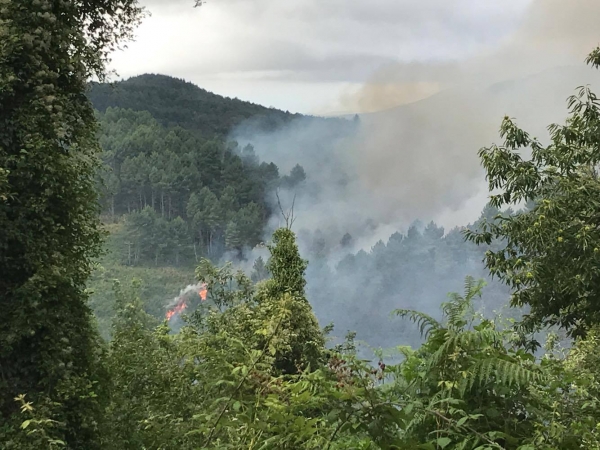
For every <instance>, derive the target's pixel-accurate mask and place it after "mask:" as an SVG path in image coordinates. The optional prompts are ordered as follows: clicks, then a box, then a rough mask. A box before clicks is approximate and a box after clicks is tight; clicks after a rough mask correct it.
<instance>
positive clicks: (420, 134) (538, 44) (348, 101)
mask: <svg viewBox="0 0 600 450" xmlns="http://www.w3.org/2000/svg"><path fill="white" fill-rule="evenodd" d="M598 23H600V2H597V1H596V0H573V1H569V2H566V1H564V0H537V1H534V2H533V3H532V4H531V6H530V8H529V10H528V12H527V14H526V15H525V17H524V18H523V19H522V22H521V24H520V26H519V28H518V29H517V31H516V32H514V33H513V34H512V35H511V36H509V37H507V38H506V39H505V40H504V41H503V42H502V43H501V44H500V45H498V46H496V47H494V48H488V49H486V50H485V51H483V52H481V53H480V54H478V55H476V56H475V57H472V58H469V59H464V60H460V61H451V62H443V63H436V62H431V63H395V64H391V65H387V66H385V67H382V68H381V69H380V70H378V71H377V72H376V73H374V74H373V76H372V77H371V79H370V81H369V82H367V83H366V84H365V85H364V86H362V87H361V88H360V89H358V90H355V91H353V92H346V93H345V94H344V95H343V96H342V98H340V100H339V103H340V104H339V105H338V107H337V108H332V109H337V110H345V111H350V112H352V113H354V112H357V113H360V120H359V121H358V122H357V121H353V120H352V118H351V116H350V117H349V118H344V119H309V118H303V119H298V120H295V121H294V122H292V123H290V124H287V125H286V126H284V127H282V128H280V129H279V130H277V131H275V132H272V133H262V132H259V131H256V130H254V129H253V128H252V127H251V126H248V125H246V126H242V127H240V128H238V129H237V130H235V131H234V132H233V133H232V135H231V136H230V137H231V139H234V140H236V141H238V142H239V143H240V144H241V145H245V144H247V143H251V144H252V145H253V146H254V147H255V150H256V152H257V154H258V156H259V157H260V158H261V159H263V160H267V161H273V162H275V163H276V164H277V165H278V166H279V168H280V170H281V172H282V174H284V173H287V172H288V171H290V170H291V168H292V167H293V166H294V165H295V164H300V165H302V166H303V168H304V169H305V170H306V173H307V179H306V181H305V182H303V183H301V184H300V185H298V186H296V187H295V188H294V189H291V190H284V191H282V192H281V193H280V199H281V201H282V204H283V205H282V206H283V207H284V208H289V207H290V206H291V204H292V199H293V198H294V197H295V204H294V212H295V217H296V218H297V220H296V222H295V223H294V230H295V231H297V233H298V237H299V245H300V249H301V252H302V253H303V254H304V255H312V257H313V260H316V261H317V263H316V265H315V264H313V268H310V267H309V273H308V288H309V289H308V290H309V300H311V302H312V303H313V305H315V310H316V311H317V313H318V315H319V318H320V319H321V321H322V322H328V321H329V320H331V319H334V321H336V322H338V323H339V322H343V324H344V326H347V327H350V326H355V327H358V328H361V327H362V328H363V329H362V330H357V331H359V332H362V333H363V335H369V336H370V339H371V340H372V342H376V343H377V342H383V341H384V340H385V339H383V340H382V339H379V338H381V336H379V338H378V337H377V332H376V330H377V329H378V327H377V325H373V324H371V325H370V326H371V328H373V327H374V328H375V331H373V330H371V331H370V332H367V331H366V330H365V329H364V327H365V326H366V325H365V326H363V325H361V324H364V323H366V322H368V321H367V320H366V318H365V317H366V316H365V310H364V308H362V307H361V306H360V305H357V304H356V302H360V301H373V298H371V300H366V299H365V300H357V297H356V296H355V295H352V292H349V291H348V288H347V286H352V285H353V282H354V281H353V280H363V281H361V282H362V283H364V282H365V281H364V280H374V279H377V277H378V276H379V273H380V272H381V270H380V269H379V268H378V267H377V264H371V263H368V264H367V263H366V262H368V260H369V257H371V259H372V260H375V259H376V258H375V257H374V256H373V254H374V252H376V250H375V248H374V249H373V250H371V248H372V247H373V246H375V244H376V243H377V242H378V241H380V240H381V241H383V242H381V245H384V242H387V240H388V238H389V237H390V235H392V234H393V233H394V232H395V231H398V230H400V231H401V232H402V233H406V232H407V230H408V229H409V226H410V225H411V224H412V223H413V222H414V221H415V220H416V219H421V220H423V221H425V222H428V221H430V220H434V221H436V223H437V224H438V225H443V226H445V227H446V231H447V230H448V229H449V228H451V227H455V226H461V225H466V224H467V223H470V222H473V221H474V220H476V219H477V217H478V216H479V214H480V213H481V210H482V208H483V206H484V205H485V203H486V201H487V187H486V185H485V179H484V173H483V171H482V169H481V166H480V162H479V159H478V157H477V151H478V150H479V148H480V147H482V146H487V145H490V144H492V143H493V142H497V143H498V140H499V139H498V129H499V126H500V123H501V120H502V118H503V117H504V116H505V115H509V116H511V117H516V118H517V123H518V124H519V125H521V126H522V127H523V128H525V129H526V130H527V131H529V132H531V133H532V134H533V135H534V136H537V137H539V138H540V139H541V140H542V142H544V140H545V139H544V138H546V137H547V132H546V127H547V125H549V124H550V123H554V122H562V121H563V120H564V119H565V118H566V115H567V111H566V99H567V97H568V96H570V95H572V94H573V93H574V90H575V88H576V87H577V86H580V85H583V84H592V87H594V85H596V86H598V81H599V75H598V73H597V71H594V70H592V69H590V68H588V67H586V66H585V65H584V63H583V61H584V59H585V57H586V56H587V54H588V53H589V52H590V51H591V50H592V49H593V48H594V47H595V46H597V45H598V42H599V40H600V34H599V33H598V30H597V24H598ZM271 200H272V203H273V210H274V211H278V207H277V205H276V201H275V199H274V198H273V199H271ZM281 224H282V219H281V215H280V214H278V213H277V214H275V215H274V216H273V217H272V218H271V221H270V224H269V230H267V232H266V234H268V232H269V231H270V230H272V229H273V228H275V227H277V226H280V225H281ZM346 233H348V234H349V235H350V237H351V239H350V240H348V242H346V243H345V244H344V245H342V240H343V237H344V235H345V234H346ZM377 245H379V244H377ZM384 247H385V245H384ZM360 250H366V251H367V252H371V253H370V255H369V254H368V253H365V252H362V253H363V254H362V256H360V258H363V257H364V258H365V259H364V260H365V261H366V262H365V264H363V265H361V264H357V265H355V266H352V267H355V268H354V269H353V270H355V271H356V272H353V271H352V270H350V269H349V268H348V267H350V266H347V267H346V269H345V271H344V272H343V274H342V273H341V272H340V269H339V264H338V263H339V262H340V261H341V260H343V259H344V258H345V257H346V256H347V255H348V254H353V253H356V252H359V251H360ZM364 255H366V257H365V256H364ZM355 257H356V258H358V259H360V258H359V256H358V255H356V256H355ZM386 261H387V262H386V264H391V265H397V266H398V270H400V268H399V267H400V266H402V267H403V269H402V270H406V271H407V273H413V272H412V271H413V270H414V267H413V266H411V265H410V264H411V262H410V261H395V260H394V259H393V258H392V259H388V260H386ZM371 262H372V261H371ZM315 267H316V269H314V268H315ZM411 267H412V268H411ZM469 272H471V273H474V272H477V273H481V274H483V273H484V272H483V271H482V268H481V264H479V262H477V263H476V264H475V263H472V261H471V263H469V265H466V266H464V267H461V268H459V269H457V270H456V271H453V272H452V273H451V275H452V276H451V277H450V275H448V276H447V277H445V278H444V284H443V285H442V283H431V286H430V288H428V289H425V290H423V289H421V290H419V289H416V288H414V289H413V288H410V289H412V291H411V295H407V292H409V291H410V289H409V288H408V287H407V286H409V284H407V283H409V282H408V281H405V282H404V283H405V284H402V283H401V282H399V285H398V286H396V288H395V289H394V291H393V292H391V291H390V290H389V285H390V284H389V283H388V284H385V286H387V287H386V288H385V289H387V290H385V291H384V292H366V293H365V294H364V295H365V296H366V297H369V296H371V297H373V296H375V297H376V298H377V299H378V300H379V303H378V306H377V309H378V311H379V310H381V311H384V312H385V314H387V312H389V310H391V309H392V308H393V307H402V306H404V305H407V304H410V305H415V306H417V307H419V309H422V308H425V310H426V312H428V313H432V312H435V311H437V309H438V306H439V303H440V301H443V300H444V299H445V294H446V292H448V291H450V290H459V291H460V287H461V285H462V281H463V280H462V279H463V277H464V275H466V274H468V273H469ZM447 273H448V274H450V272H448V271H447ZM451 278H453V279H456V282H455V283H454V284H453V285H452V286H450V285H448V283H447V282H446V281H447V280H449V279H451ZM421 279H423V278H421ZM407 280H408V279H407ZM423 280H424V279H423ZM369 283H370V281H369ZM451 284H452V283H451ZM411 286H412V285H411ZM332 287H334V288H335V289H333V288H332ZM350 290H351V289H350ZM498 292H499V291H498ZM502 292H503V293H504V294H506V293H507V292H504V291H502ZM409 297H410V299H409ZM361 298H362V297H361ZM497 301H500V300H497ZM348 302H351V303H348ZM340 308H342V309H340ZM340 311H344V314H340ZM376 316H377V320H380V319H381V316H380V314H377V315H376ZM379 328H380V327H379ZM355 329H356V328H355ZM359 336H360V333H359Z"/></svg>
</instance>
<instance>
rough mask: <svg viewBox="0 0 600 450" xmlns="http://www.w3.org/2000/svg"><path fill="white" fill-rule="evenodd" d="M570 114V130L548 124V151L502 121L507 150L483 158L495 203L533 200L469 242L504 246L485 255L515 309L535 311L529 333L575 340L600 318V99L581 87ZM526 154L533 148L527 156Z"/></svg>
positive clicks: (493, 150)
mask: <svg viewBox="0 0 600 450" xmlns="http://www.w3.org/2000/svg"><path fill="white" fill-rule="evenodd" d="M597 53H598V51H596V52H594V53H593V54H591V55H590V57H589V62H590V63H592V64H593V63H594V61H595V60H596V59H597ZM569 109H570V116H569V118H568V120H567V122H566V124H565V125H563V126H559V125H551V126H550V127H549V131H550V137H551V143H550V144H549V145H548V146H543V145H542V144H541V143H540V142H539V141H537V140H536V139H534V138H532V137H530V136H529V134H527V133H526V132H525V131H523V130H521V129H520V128H518V127H517V125H516V124H515V123H514V121H513V120H511V119H509V118H505V119H504V121H503V123H502V127H501V136H502V138H503V139H504V144H503V146H492V147H489V148H484V149H482V150H481V151H480V153H479V154H480V156H481V158H482V161H483V166H484V168H485V170H486V171H487V178H488V181H489V188H490V190H492V191H497V192H498V193H497V194H494V195H492V196H491V204H492V205H493V206H495V207H497V208H501V207H502V206H508V205H512V204H515V203H518V202H535V203H534V204H533V205H532V208H531V209H530V210H529V211H527V212H523V213H521V214H517V215H514V216H512V217H506V218H503V219H502V220H500V221H499V222H496V223H489V222H486V223H484V224H483V225H482V227H481V231H480V232H467V237H468V238H469V239H470V240H472V241H474V242H476V243H488V244H489V243H490V242H491V241H492V240H493V239H497V240H502V242H503V245H502V248H500V249H498V250H494V251H489V252H488V253H487V254H486V265H487V267H488V268H489V270H490V272H491V274H492V275H494V276H497V277H498V278H499V279H501V280H502V281H504V282H505V283H506V284H508V285H509V286H510V287H511V289H512V290H513V294H512V300H511V301H512V304H513V305H515V306H523V305H527V306H528V307H529V308H530V312H529V314H528V316H526V317H525V320H524V323H523V326H524V328H525V330H527V331H531V330H534V329H535V327H537V326H540V325H554V324H556V325H560V326H561V327H564V328H565V329H567V330H569V333H570V334H571V335H573V336H577V335H583V334H585V332H586V330H587V329H588V328H589V327H590V326H591V325H593V324H596V323H598V322H599V320H600V307H599V305H600V302H599V301H598V293H599V292H600V284H599V283H600V277H599V275H598V271H597V269H596V267H597V266H598V262H599V261H600V260H599V258H600V234H598V226H597V222H598V220H597V219H598V213H599V211H600V203H598V200H597V199H598V198H599V196H600V182H599V180H598V173H597V167H598V163H599V162H600V147H599V145H598V144H599V141H598V130H599V128H600V102H599V101H598V99H597V97H596V95H595V94H594V93H592V92H591V91H590V90H589V88H588V87H581V88H579V91H578V94H577V95H576V96H572V97H571V98H570V99H569ZM523 149H531V157H530V158H529V159H526V158H524V157H523V156H522V155H521V150H523Z"/></svg>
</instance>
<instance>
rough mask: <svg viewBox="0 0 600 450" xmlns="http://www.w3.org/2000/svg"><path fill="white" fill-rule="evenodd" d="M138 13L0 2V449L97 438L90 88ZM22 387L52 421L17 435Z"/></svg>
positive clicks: (123, 8)
mask: <svg viewBox="0 0 600 450" xmlns="http://www.w3.org/2000/svg"><path fill="white" fill-rule="evenodd" d="M140 14H141V10H140V8H139V7H138V5H137V2H136V1H135V0H74V1H51V0H23V1H9V2H2V4H1V5H0V23H1V24H2V25H1V26H0V28H1V34H2V38H1V39H0V123H1V124H2V126H1V127H0V168H1V173H2V174H3V176H2V180H0V192H1V195H0V196H1V197H2V200H1V201H0V229H1V230H2V232H1V233H0V273H2V276H1V277H0V308H1V309H2V311H3V318H2V322H1V324H0V422H1V423H2V426H0V441H1V442H2V446H3V448H7V449H10V448H19V449H21V448H48V446H49V445H51V442H52V440H55V441H56V442H55V443H60V442H63V443H65V444H66V445H67V446H68V447H69V448H86V449H93V448H97V443H98V441H97V433H98V427H99V422H100V417H99V415H98V414H99V413H100V405H99V401H98V389H99V386H98V385H97V383H98V382H99V381H100V373H99V370H100V368H99V365H98V364H99V362H98V358H99V352H100V350H99V347H98V342H97V335H96V332H95V331H94V328H93V327H92V324H91V314H90V310H89V308H88V306H87V304H86V294H85V292H84V289H85V283H86V281H87V278H88V275H89V273H90V271H91V268H92V265H91V258H92V257H94V256H95V255H97V254H98V251H99V245H100V241H101V239H100V237H101V236H100V232H99V228H98V225H99V222H98V209H97V194H96V189H95V185H94V178H95V172H96V170H97V168H98V150H99V147H98V143H97V140H96V131H97V129H96V120H95V118H94V112H93V109H92V107H91V104H90V103H89V101H88V99H87V98H86V96H85V93H86V83H87V81H88V79H89V78H90V76H92V75H96V76H98V77H100V78H103V73H104V67H105V64H106V61H107V58H108V53H109V52H110V51H111V50H112V49H113V48H115V46H117V45H118V44H119V43H120V42H122V41H123V40H124V39H127V38H129V37H130V35H131V32H132V30H133V28H134V26H135V25H136V24H137V22H138V19H139V17H140ZM21 394H22V395H25V396H26V397H25V400H26V401H29V402H32V403H33V408H37V410H39V411H44V412H45V413H46V417H49V418H51V419H52V420H54V422H49V427H50V428H51V430H50V431H48V433H46V434H44V433H42V434H40V433H37V434H36V433H34V434H32V435H30V437H29V440H25V441H22V440H18V438H17V437H16V436H17V435H16V434H15V430H17V429H19V428H20V425H21V415H20V413H19V405H18V404H17V402H15V400H14V399H15V397H17V396H18V395H21ZM30 407H31V405H28V406H27V407H26V408H25V409H24V411H25V410H29V409H30ZM28 446H29V447H28Z"/></svg>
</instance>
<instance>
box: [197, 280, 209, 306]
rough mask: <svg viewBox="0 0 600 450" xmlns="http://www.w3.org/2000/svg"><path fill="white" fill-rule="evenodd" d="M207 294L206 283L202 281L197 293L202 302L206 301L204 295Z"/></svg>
mask: <svg viewBox="0 0 600 450" xmlns="http://www.w3.org/2000/svg"><path fill="white" fill-rule="evenodd" d="M207 294H208V289H207V285H206V283H202V284H201V285H200V290H199V291H198V295H199V296H200V299H201V300H202V301H203V302H204V301H206V295H207Z"/></svg>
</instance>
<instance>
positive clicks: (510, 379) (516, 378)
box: [466, 358, 543, 389]
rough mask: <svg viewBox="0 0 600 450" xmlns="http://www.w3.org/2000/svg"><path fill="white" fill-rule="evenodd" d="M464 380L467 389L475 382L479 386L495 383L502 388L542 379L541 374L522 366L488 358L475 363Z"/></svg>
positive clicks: (504, 360)
mask: <svg viewBox="0 0 600 450" xmlns="http://www.w3.org/2000/svg"><path fill="white" fill-rule="evenodd" d="M469 373H470V376H469V377H468V379H467V380H466V382H467V387H468V389H471V388H472V387H473V385H474V384H475V383H476V382H477V383H478V384H479V385H480V386H481V385H483V384H485V383H491V382H493V383H495V384H498V385H502V386H508V387H512V386H514V385H517V386H524V385H527V384H531V383H533V382H538V381H540V380H542V379H543V376H542V374H541V373H539V372H536V371H533V370H530V369H528V368H526V367H524V366H523V365H522V364H519V363H517V362H514V361H511V360H508V359H497V358H488V359H484V360H482V361H479V362H477V364H475V366H474V367H473V368H472V369H471V370H470V371H469Z"/></svg>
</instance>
